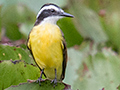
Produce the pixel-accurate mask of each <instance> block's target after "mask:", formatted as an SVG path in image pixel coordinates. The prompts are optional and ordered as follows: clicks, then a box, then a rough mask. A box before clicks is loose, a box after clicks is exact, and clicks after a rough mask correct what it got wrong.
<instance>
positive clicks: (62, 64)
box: [27, 3, 73, 84]
mask: <svg viewBox="0 0 120 90" xmlns="http://www.w3.org/2000/svg"><path fill="white" fill-rule="evenodd" d="M63 17H73V15H71V14H68V13H65V12H64V11H63V10H62V9H61V8H60V7H58V6H57V5H55V4H51V3H50V4H45V5H43V6H42V7H41V9H40V11H39V12H38V15H37V17H36V18H37V19H36V22H35V24H34V27H33V29H32V30H31V32H30V33H29V37H28V42H27V46H28V49H29V50H30V52H31V54H32V56H33V58H34V61H35V62H36V64H37V65H38V67H39V68H40V70H41V75H40V78H39V79H38V80H37V82H39V84H40V82H41V80H42V74H44V76H45V77H46V78H48V79H51V80H52V82H53V83H54V84H56V83H57V81H62V80H63V79H64V77H65V69H66V64H67V49H66V43H65V39H64V34H63V32H62V31H61V30H60V28H59V27H58V26H57V25H56V22H57V21H58V20H59V19H60V18H63Z"/></svg>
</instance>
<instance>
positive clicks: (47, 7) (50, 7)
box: [36, 5, 63, 18]
mask: <svg viewBox="0 0 120 90" xmlns="http://www.w3.org/2000/svg"><path fill="white" fill-rule="evenodd" d="M47 9H55V10H56V11H59V8H57V7H55V6H53V5H49V6H45V7H43V8H42V9H41V10H40V11H39V12H38V14H37V17H36V18H38V16H39V15H40V14H41V12H42V11H43V10H47ZM62 11H63V10H62Z"/></svg>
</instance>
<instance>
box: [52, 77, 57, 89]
mask: <svg viewBox="0 0 120 90" xmlns="http://www.w3.org/2000/svg"><path fill="white" fill-rule="evenodd" d="M51 83H54V87H55V85H57V78H55V79H53V80H52V81H51Z"/></svg>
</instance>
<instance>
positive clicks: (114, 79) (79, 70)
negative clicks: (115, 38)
mask: <svg viewBox="0 0 120 90" xmlns="http://www.w3.org/2000/svg"><path fill="white" fill-rule="evenodd" d="M84 51H85V50H84ZM84 51H83V50H82V53H81V50H80V51H78V50H77V51H76V50H74V49H69V50H68V54H69V60H68V66H67V70H66V78H65V82H66V83H68V84H70V85H71V86H72V89H73V90H76V89H80V90H99V89H102V88H104V89H105V90H115V89H116V88H117V86H118V85H119V84H120V81H119V80H120V77H119V76H120V70H119V68H120V59H119V56H118V55H117V54H116V53H115V52H114V51H112V50H111V49H106V48H103V49H102V51H97V52H96V53H95V54H89V53H88V52H86V53H85V52H84Z"/></svg>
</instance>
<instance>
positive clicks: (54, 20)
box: [40, 16, 62, 24]
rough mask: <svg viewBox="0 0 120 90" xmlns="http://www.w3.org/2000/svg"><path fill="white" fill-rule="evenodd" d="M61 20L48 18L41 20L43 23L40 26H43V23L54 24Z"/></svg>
mask: <svg viewBox="0 0 120 90" xmlns="http://www.w3.org/2000/svg"><path fill="white" fill-rule="evenodd" d="M61 18H62V16H50V17H47V18H45V19H43V21H42V22H41V23H40V24H44V23H50V24H56V22H57V21H58V20H59V19H61Z"/></svg>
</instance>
